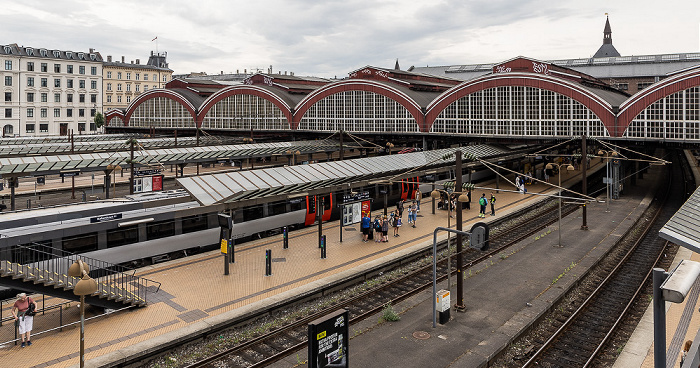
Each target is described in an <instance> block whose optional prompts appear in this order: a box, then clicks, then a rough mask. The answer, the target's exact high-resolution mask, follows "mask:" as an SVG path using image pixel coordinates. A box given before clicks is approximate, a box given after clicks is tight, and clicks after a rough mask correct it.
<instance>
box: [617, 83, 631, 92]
mask: <svg viewBox="0 0 700 368" xmlns="http://www.w3.org/2000/svg"><path fill="white" fill-rule="evenodd" d="M629 88H630V85H629V83H618V84H617V89H619V90H621V91H627V90H628V89H629Z"/></svg>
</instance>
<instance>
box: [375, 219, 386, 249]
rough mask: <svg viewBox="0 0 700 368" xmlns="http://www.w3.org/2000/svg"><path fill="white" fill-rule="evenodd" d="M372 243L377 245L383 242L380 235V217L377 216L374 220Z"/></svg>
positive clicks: (382, 237)
mask: <svg viewBox="0 0 700 368" xmlns="http://www.w3.org/2000/svg"><path fill="white" fill-rule="evenodd" d="M373 225H374V242H375V243H379V242H381V241H382V240H384V236H383V235H382V216H380V215H377V217H375V218H374V224H373Z"/></svg>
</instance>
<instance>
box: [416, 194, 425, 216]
mask: <svg viewBox="0 0 700 368" xmlns="http://www.w3.org/2000/svg"><path fill="white" fill-rule="evenodd" d="M422 198H423V194H421V192H420V190H416V197H415V202H416V212H420V200H421V199H422Z"/></svg>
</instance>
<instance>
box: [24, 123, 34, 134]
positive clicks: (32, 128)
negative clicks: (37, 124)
mask: <svg viewBox="0 0 700 368" xmlns="http://www.w3.org/2000/svg"><path fill="white" fill-rule="evenodd" d="M26 127H27V128H26V131H27V133H34V124H27V125H26Z"/></svg>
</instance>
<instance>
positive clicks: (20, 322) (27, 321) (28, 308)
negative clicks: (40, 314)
mask: <svg viewBox="0 0 700 368" xmlns="http://www.w3.org/2000/svg"><path fill="white" fill-rule="evenodd" d="M36 309H37V305H36V302H35V301H34V300H32V298H30V297H28V296H27V294H25V293H21V294H17V301H16V302H15V304H14V305H13V306H12V315H13V316H14V317H15V324H17V326H18V327H19V335H20V336H21V338H22V347H25V346H31V345H32V341H31V340H30V336H29V334H30V332H32V327H33V325H34V311H35V310H36ZM25 341H26V342H25Z"/></svg>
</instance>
